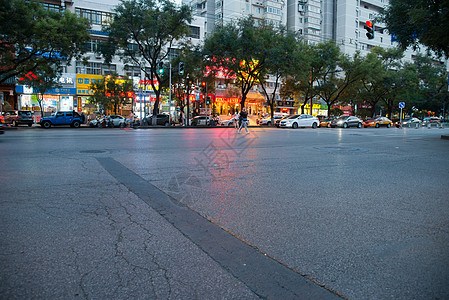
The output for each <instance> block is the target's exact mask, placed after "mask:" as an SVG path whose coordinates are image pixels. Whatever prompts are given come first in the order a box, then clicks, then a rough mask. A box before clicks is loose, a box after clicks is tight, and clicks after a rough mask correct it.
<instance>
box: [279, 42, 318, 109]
mask: <svg viewBox="0 0 449 300" xmlns="http://www.w3.org/2000/svg"><path fill="white" fill-rule="evenodd" d="M314 55H316V53H315V52H314V48H313V47H312V46H310V45H307V44H306V43H304V42H302V41H299V42H298V43H297V47H296V49H295V51H294V52H292V53H291V54H290V58H291V64H290V68H289V70H288V74H287V76H286V77H284V79H283V83H282V87H281V90H280V95H281V98H282V99H293V100H294V101H295V105H298V106H299V107H300V108H301V113H304V110H305V109H304V108H305V106H306V104H307V103H308V101H311V99H313V98H314V97H315V96H316V95H317V90H316V89H315V87H314V82H315V80H316V76H315V75H314V69H313V68H312V61H313V58H314Z"/></svg>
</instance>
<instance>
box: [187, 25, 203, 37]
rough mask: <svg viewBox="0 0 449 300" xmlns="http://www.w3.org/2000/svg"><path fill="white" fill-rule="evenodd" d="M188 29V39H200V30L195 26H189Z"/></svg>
mask: <svg viewBox="0 0 449 300" xmlns="http://www.w3.org/2000/svg"><path fill="white" fill-rule="evenodd" d="M189 27H190V31H191V34H190V36H189V37H191V38H192V39H198V40H199V39H200V28H199V27H197V26H189Z"/></svg>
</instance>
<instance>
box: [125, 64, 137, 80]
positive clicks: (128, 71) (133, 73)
mask: <svg viewBox="0 0 449 300" xmlns="http://www.w3.org/2000/svg"><path fill="white" fill-rule="evenodd" d="M125 75H126V76H129V77H140V67H139V66H125Z"/></svg>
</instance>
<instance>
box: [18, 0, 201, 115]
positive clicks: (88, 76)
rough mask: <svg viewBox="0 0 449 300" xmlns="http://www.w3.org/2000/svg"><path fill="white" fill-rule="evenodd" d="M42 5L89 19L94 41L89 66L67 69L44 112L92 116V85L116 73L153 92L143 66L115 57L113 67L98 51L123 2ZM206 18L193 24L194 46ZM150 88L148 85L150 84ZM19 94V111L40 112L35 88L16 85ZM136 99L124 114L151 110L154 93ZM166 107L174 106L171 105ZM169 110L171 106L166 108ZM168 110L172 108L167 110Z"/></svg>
mask: <svg viewBox="0 0 449 300" xmlns="http://www.w3.org/2000/svg"><path fill="white" fill-rule="evenodd" d="M41 2H42V5H43V6H45V7H46V8H47V9H51V10H57V11H61V10H69V11H71V12H73V13H76V14H77V15H78V16H80V17H84V18H86V19H87V20H88V21H89V23H90V24H91V28H90V30H89V33H90V40H89V42H88V43H87V45H86V46H87V48H88V51H87V53H86V54H85V58H87V65H86V64H83V63H82V62H81V61H72V62H71V63H70V64H69V65H67V66H65V67H64V72H63V74H62V75H61V77H60V78H59V82H60V84H61V87H60V88H56V89H53V90H51V91H49V92H48V93H46V94H45V95H44V100H43V110H44V112H45V113H46V114H48V113H51V112H53V111H57V110H78V111H80V112H81V111H82V112H85V113H92V112H94V111H96V110H97V109H98V108H97V107H96V106H95V105H92V104H89V101H88V98H89V96H90V95H91V94H92V93H93V91H92V90H90V84H91V83H92V82H94V81H95V80H100V79H103V78H104V76H107V75H109V74H112V73H117V74H119V75H122V76H129V77H132V78H133V81H134V83H135V89H136V91H138V90H142V89H143V90H149V88H148V86H145V85H146V83H148V80H147V81H145V80H144V74H143V72H142V71H141V69H140V67H139V66H136V65H132V64H125V63H124V62H123V61H122V60H120V58H119V57H114V59H113V60H112V62H111V63H110V64H106V63H105V62H104V59H103V58H102V57H101V55H98V54H97V53H96V52H97V48H98V45H99V43H100V42H101V41H102V40H106V39H107V34H106V33H105V32H103V31H102V26H103V25H107V24H108V23H109V22H110V20H111V18H112V17H113V10H114V7H115V6H117V5H118V4H119V3H120V0H57V1H55V0H43V1H41ZM205 24H206V22H205V19H204V18H202V17H200V16H197V17H195V19H194V20H193V21H192V23H191V24H190V27H191V30H192V34H191V36H190V40H191V41H192V42H193V43H200V42H201V41H202V40H204V36H205V32H206V31H205ZM175 48H176V46H174V48H173V49H169V52H170V57H173V56H175V55H176V49H175ZM147 85H148V84H147ZM15 90H16V94H17V95H18V99H17V105H16V107H17V108H18V109H27V110H39V104H38V101H37V95H36V93H35V92H34V91H33V89H32V88H30V87H27V86H21V85H17V86H16V89H15ZM136 94H137V95H136V97H135V98H136V99H135V101H133V105H134V107H132V106H131V105H128V106H126V107H122V113H123V114H126V113H127V112H130V111H136V110H139V109H140V108H141V107H142V106H140V105H139V102H140V101H143V100H147V101H145V103H146V105H147V106H148V108H147V109H146V110H147V111H149V110H150V106H151V100H152V99H154V94H153V93H151V91H150V92H148V93H146V96H145V97H146V98H145V99H141V98H142V97H141V95H139V94H138V93H136ZM165 105H166V106H168V107H169V106H170V105H169V104H168V103H166V104H165ZM165 109H167V107H165ZM167 110H168V109H167Z"/></svg>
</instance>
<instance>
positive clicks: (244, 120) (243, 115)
mask: <svg viewBox="0 0 449 300" xmlns="http://www.w3.org/2000/svg"><path fill="white" fill-rule="evenodd" d="M240 120H241V123H240V128H239V133H240V130H242V127H243V126H245V130H246V133H249V131H248V113H247V112H246V108H245V107H243V108H242V111H241V112H240Z"/></svg>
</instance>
